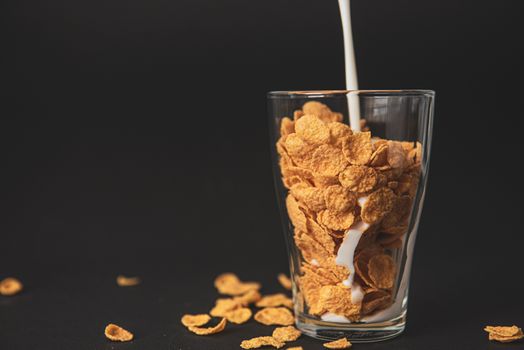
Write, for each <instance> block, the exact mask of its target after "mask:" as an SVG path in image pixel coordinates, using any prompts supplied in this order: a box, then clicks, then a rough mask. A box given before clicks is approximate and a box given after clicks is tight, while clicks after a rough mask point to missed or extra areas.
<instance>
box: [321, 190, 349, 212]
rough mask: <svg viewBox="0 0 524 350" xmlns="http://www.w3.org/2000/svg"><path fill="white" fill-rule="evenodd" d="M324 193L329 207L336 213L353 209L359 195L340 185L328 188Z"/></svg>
mask: <svg viewBox="0 0 524 350" xmlns="http://www.w3.org/2000/svg"><path fill="white" fill-rule="evenodd" d="M323 194H324V201H325V205H326V207H327V209H328V210H330V211H332V212H335V213H341V212H345V211H348V210H350V209H353V207H354V206H355V203H356V200H357V196H356V195H355V194H354V193H353V192H351V191H350V190H349V189H348V188H346V187H343V186H340V185H335V186H330V187H328V188H326V189H325V190H324V192H323Z"/></svg>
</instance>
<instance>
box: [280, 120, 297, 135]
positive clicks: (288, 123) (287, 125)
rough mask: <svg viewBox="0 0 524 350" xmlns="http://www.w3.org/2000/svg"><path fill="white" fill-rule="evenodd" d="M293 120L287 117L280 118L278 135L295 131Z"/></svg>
mask: <svg viewBox="0 0 524 350" xmlns="http://www.w3.org/2000/svg"><path fill="white" fill-rule="evenodd" d="M294 124H295V122H294V121H292V120H291V119H289V118H288V117H284V118H282V122H281V124H280V135H282V136H287V135H289V134H292V133H294V132H295V125H294Z"/></svg>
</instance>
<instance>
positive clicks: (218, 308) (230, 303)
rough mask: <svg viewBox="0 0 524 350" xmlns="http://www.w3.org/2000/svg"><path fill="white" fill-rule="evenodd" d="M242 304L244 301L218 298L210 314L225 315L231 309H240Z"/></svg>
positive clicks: (215, 315)
mask: <svg viewBox="0 0 524 350" xmlns="http://www.w3.org/2000/svg"><path fill="white" fill-rule="evenodd" d="M241 306H242V302H241V301H239V300H235V299H228V298H224V299H217V301H216V303H215V307H214V308H212V309H211V311H210V312H209V314H210V315H211V316H214V317H225V316H226V313H227V312H228V311H231V310H235V309H238V308H239V307H241Z"/></svg>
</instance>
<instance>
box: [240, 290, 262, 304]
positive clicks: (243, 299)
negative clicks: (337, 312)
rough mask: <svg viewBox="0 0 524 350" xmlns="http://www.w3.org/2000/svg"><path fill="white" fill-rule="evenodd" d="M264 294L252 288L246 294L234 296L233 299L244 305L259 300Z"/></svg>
mask: <svg viewBox="0 0 524 350" xmlns="http://www.w3.org/2000/svg"><path fill="white" fill-rule="evenodd" d="M260 298H262V296H261V295H260V293H259V291H258V290H250V291H248V292H247V293H246V294H242V295H240V296H238V297H234V298H233V300H234V301H236V302H238V303H239V304H240V305H242V306H248V305H250V304H253V303H254V302H256V301H259V300H260Z"/></svg>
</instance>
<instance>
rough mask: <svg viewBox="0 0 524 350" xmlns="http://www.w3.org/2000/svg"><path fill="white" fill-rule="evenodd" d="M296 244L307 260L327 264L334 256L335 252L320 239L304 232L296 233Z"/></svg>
mask: <svg viewBox="0 0 524 350" xmlns="http://www.w3.org/2000/svg"><path fill="white" fill-rule="evenodd" d="M294 238H295V244H296V245H297V247H298V248H299V249H300V252H301V253H302V256H303V258H304V260H305V261H307V262H310V263H311V262H312V261H314V260H316V261H317V263H318V264H321V265H323V264H326V262H327V261H328V260H329V259H332V258H333V253H332V252H329V251H327V250H326V248H324V246H323V245H321V244H320V243H319V242H318V241H316V240H315V239H313V238H312V237H311V236H309V235H308V234H306V233H304V232H300V231H297V232H296V233H295V236H294Z"/></svg>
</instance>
